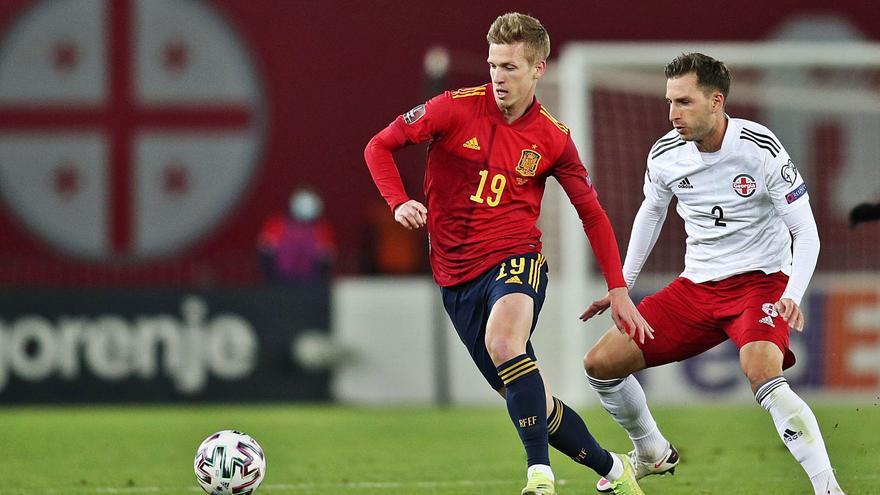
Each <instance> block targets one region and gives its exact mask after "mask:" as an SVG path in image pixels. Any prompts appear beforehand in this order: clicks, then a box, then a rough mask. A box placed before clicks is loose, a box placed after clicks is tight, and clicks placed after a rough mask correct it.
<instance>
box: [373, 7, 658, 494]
mask: <svg viewBox="0 0 880 495" xmlns="http://www.w3.org/2000/svg"><path fill="white" fill-rule="evenodd" d="M486 38H487V41H488V42H489V57H488V60H487V61H488V63H489V74H490V76H491V80H492V82H491V83H490V84H485V85H482V86H476V87H472V88H465V89H460V90H457V91H451V92H446V93H443V94H441V95H439V96H436V97H434V98H432V99H431V100H429V101H428V102H427V103H425V104H423V105H419V106H417V107H415V108H413V109H412V110H410V111H409V112H407V113H405V114H404V115H401V116H400V117H398V118H397V119H395V120H394V121H393V122H392V123H391V124H390V125H389V126H388V127H386V128H385V129H384V130H382V131H381V132H379V133H378V134H376V136H374V137H373V139H372V140H370V142H369V144H368V145H367V147H366V150H365V152H364V157H365V159H366V162H367V166H368V167H369V169H370V173H371V175H372V177H373V180H374V182H375V183H376V186H377V187H378V189H379V191H380V192H381V193H382V196H383V197H384V198H385V200H386V201H387V202H388V206H389V207H390V208H391V210H392V212H393V214H394V218H395V220H396V221H397V222H398V223H400V224H401V225H402V226H404V227H406V228H407V229H417V228H420V227H424V226H426V225H427V227H428V234H429V245H430V261H431V267H432V270H433V272H434V279H435V280H436V282H437V283H438V284H439V285H440V287H441V292H442V295H443V303H444V307H445V308H446V311H447V313H448V314H449V316H450V318H451V320H452V322H453V324H454V326H455V328H456V331H457V332H458V334H459V337H460V338H461V340H462V342H463V343H464V344H465V346H466V347H467V348H468V351H469V352H470V354H471V356H472V357H473V359H474V363H475V364H476V365H477V368H478V369H479V370H480V372H481V373H482V374H483V376H484V377H485V378H486V380H487V381H488V382H489V384H490V385H491V386H492V388H494V389H495V390H497V391H498V392H499V393H500V394H501V396H502V397H504V398H505V400H506V402H507V408H508V412H509V414H510V417H511V419H512V420H513V424H514V426H515V428H516V429H517V431H518V433H519V435H520V438H521V440H522V443H523V446H524V448H525V451H526V456H527V459H528V466H529V469H528V471H527V473H528V483H527V485H526V487H525V488H524V489H523V491H522V494H523V495H552V494H555V493H556V491H555V488H554V477H553V472H552V470H551V469H550V458H549V453H548V443H549V445H553V446H554V447H555V448H557V449H558V450H560V451H562V452H563V453H565V454H567V455H568V456H569V457H571V458H572V459H574V460H575V461H576V462H578V463H581V464H584V465H586V466H589V467H590V468H592V469H594V470H595V471H596V472H597V473H600V474H603V476H605V478H607V479H609V480H611V482H612V483H611V484H612V486H613V490H614V493H621V494H640V493H643V492H642V490H641V489H640V488H639V486H638V484H637V483H636V481H635V479H634V476H633V474H632V473H633V471H632V466H631V465H630V464H629V460H628V459H627V457H626V456H622V455H619V454H610V453H609V452H607V451H606V450H604V449H602V448H601V447H600V446H599V445H598V443H597V442H596V440H595V439H594V438H593V437H592V435H591V434H590V432H589V430H588V429H587V427H586V426H585V425H584V422H583V420H582V419H581V418H580V417H579V416H578V415H577V413H575V412H574V411H573V410H572V409H571V408H569V407H568V406H566V405H565V404H564V403H563V402H562V401H560V400H559V399H558V398H555V397H553V396H552V394H551V393H550V391H549V388H548V387H547V386H546V385H545V382H544V380H543V377H542V375H541V372H540V370H539V368H538V366H537V364H536V357H535V352H534V350H533V349H532V345H531V343H530V341H529V340H530V336H531V333H532V331H533V330H534V328H535V323H536V322H537V317H538V314H539V312H540V310H541V306H542V305H543V302H544V295H545V291H546V287H547V264H546V261H545V259H544V257H543V255H542V254H541V232H540V231H539V230H538V228H537V227H536V222H537V220H538V214H539V212H540V207H541V198H542V196H543V193H544V185H545V182H546V180H547V178H548V177H551V176H552V177H554V178H555V179H556V180H557V181H558V182H559V183H560V185H561V186H562V188H563V189H564V191H565V192H566V194H567V195H568V197H569V198H570V200H571V203H572V204H573V205H574V207H575V209H576V210H577V212H578V215H579V216H580V218H581V220H582V222H583V227H584V231H585V232H586V234H587V236H588V237H589V240H590V244H591V246H592V248H593V251H594V253H595V255H596V258H597V259H598V262H599V266H600V267H601V269H602V272H603V274H604V275H605V279H606V282H607V285H608V289H609V291H610V292H609V294H610V299H611V310H612V318H613V320H614V322H615V324H616V325H617V327H618V328H619V329H620V330H621V332H624V333H627V334H628V335H629V336H630V337H631V338H634V339H639V340H640V341H643V340H644V339H645V338H646V337H648V338H652V336H653V335H652V330H651V328H650V326H649V325H647V323H646V322H645V320H644V319H643V318H642V317H641V315H640V314H639V313H638V311H637V310H636V309H635V307H634V305H633V303H632V301H631V300H630V298H629V294H628V292H627V288H626V283H625V282H624V279H623V276H622V271H621V265H620V256H619V254H618V248H617V242H616V240H615V237H614V232H613V231H612V228H611V224H610V222H609V220H608V217H607V215H606V214H605V210H604V209H603V208H602V206H601V205H600V204H599V201H598V200H597V195H596V191H595V189H594V188H593V185H592V183H591V182H590V179H589V176H588V174H587V171H586V169H585V168H584V165H583V164H582V163H581V161H580V158H579V157H578V153H577V149H576V148H575V146H574V143H573V141H572V139H571V136H570V134H569V130H568V128H566V127H565V126H564V125H563V124H561V123H560V122H559V121H558V120H556V119H555V118H554V117H553V116H551V115H550V113H549V112H547V110H546V109H544V107H543V106H541V103H540V102H538V100H537V99H536V98H535V87H536V85H537V83H538V80H539V79H540V78H541V77H542V76H543V75H544V71H545V69H546V60H547V56H548V55H549V53H550V39H549V37H548V35H547V31H546V30H545V29H544V27H543V26H542V25H541V23H540V22H539V21H538V20H537V19H534V18H533V17H529V16H527V15H523V14H518V13H509V14H505V15H502V16H500V17H498V18H497V19H496V20H495V22H494V23H493V24H492V26H491V28H490V29H489V33H488V35H487V36H486ZM424 141H429V142H430V146H429V148H428V150H429V151H428V159H427V170H426V173H425V196H426V198H427V203H428V204H427V207H425V205H423V204H422V203H420V202H418V201H415V200H413V199H410V197H409V196H408V195H407V193H406V191H405V190H404V187H403V183H402V181H401V179H400V174H399V173H398V170H397V165H396V164H395V162H394V159H393V156H392V153H393V152H394V151H395V150H398V149H400V148H403V147H404V146H407V145H410V144H415V143H421V142H424Z"/></svg>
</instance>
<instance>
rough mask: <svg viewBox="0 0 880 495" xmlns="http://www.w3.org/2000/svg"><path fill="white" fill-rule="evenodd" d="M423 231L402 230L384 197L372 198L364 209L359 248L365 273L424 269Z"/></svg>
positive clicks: (396, 273)
mask: <svg viewBox="0 0 880 495" xmlns="http://www.w3.org/2000/svg"><path fill="white" fill-rule="evenodd" d="M426 242H427V241H426V240H425V234H424V233H423V232H420V231H415V230H406V229H402V228H400V225H399V224H398V223H397V222H395V221H394V217H393V216H392V215H390V214H389V212H388V205H386V204H385V202H384V201H381V200H379V201H376V202H375V203H373V204H372V205H371V207H370V211H369V212H368V224H367V232H366V238H365V243H364V244H365V247H364V250H363V254H364V262H363V269H364V272H365V273H369V274H382V275H409V274H415V273H426V272H427V270H428V266H427V263H426V262H425V260H426V259H427V255H426V253H425V245H426Z"/></svg>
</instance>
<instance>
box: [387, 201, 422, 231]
mask: <svg viewBox="0 0 880 495" xmlns="http://www.w3.org/2000/svg"><path fill="white" fill-rule="evenodd" d="M394 221H396V222H397V223H399V224H400V225H403V226H404V227H406V228H407V229H409V230H413V229H418V228H421V227H424V226H425V224H426V223H428V209H427V208H425V205H423V204H421V203H419V202H418V201H416V200H414V199H411V200H409V201H407V202H406V203H402V204H400V205H398V206H397V208H395V209H394Z"/></svg>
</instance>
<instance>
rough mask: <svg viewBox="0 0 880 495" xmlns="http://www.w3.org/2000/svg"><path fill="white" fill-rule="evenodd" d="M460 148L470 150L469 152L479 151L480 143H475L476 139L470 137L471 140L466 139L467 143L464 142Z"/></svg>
mask: <svg viewBox="0 0 880 495" xmlns="http://www.w3.org/2000/svg"><path fill="white" fill-rule="evenodd" d="M462 146H463V147H465V148H467V149H471V150H479V149H480V143H478V142H477V138H476V137H472V138H470V139H468V140H467V141H465V143H464V144H463V145H462Z"/></svg>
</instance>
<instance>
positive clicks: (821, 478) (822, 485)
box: [810, 469, 843, 495]
mask: <svg viewBox="0 0 880 495" xmlns="http://www.w3.org/2000/svg"><path fill="white" fill-rule="evenodd" d="M810 483H812V484H813V491H814V492H816V493H821V494H822V495H829V494H838V493H843V489H842V488H840V485H838V484H837V478H835V477H834V470H833V469H829V470H827V471H822V472H821V473H819V474H817V475H816V476H812V477H811V478H810Z"/></svg>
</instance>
